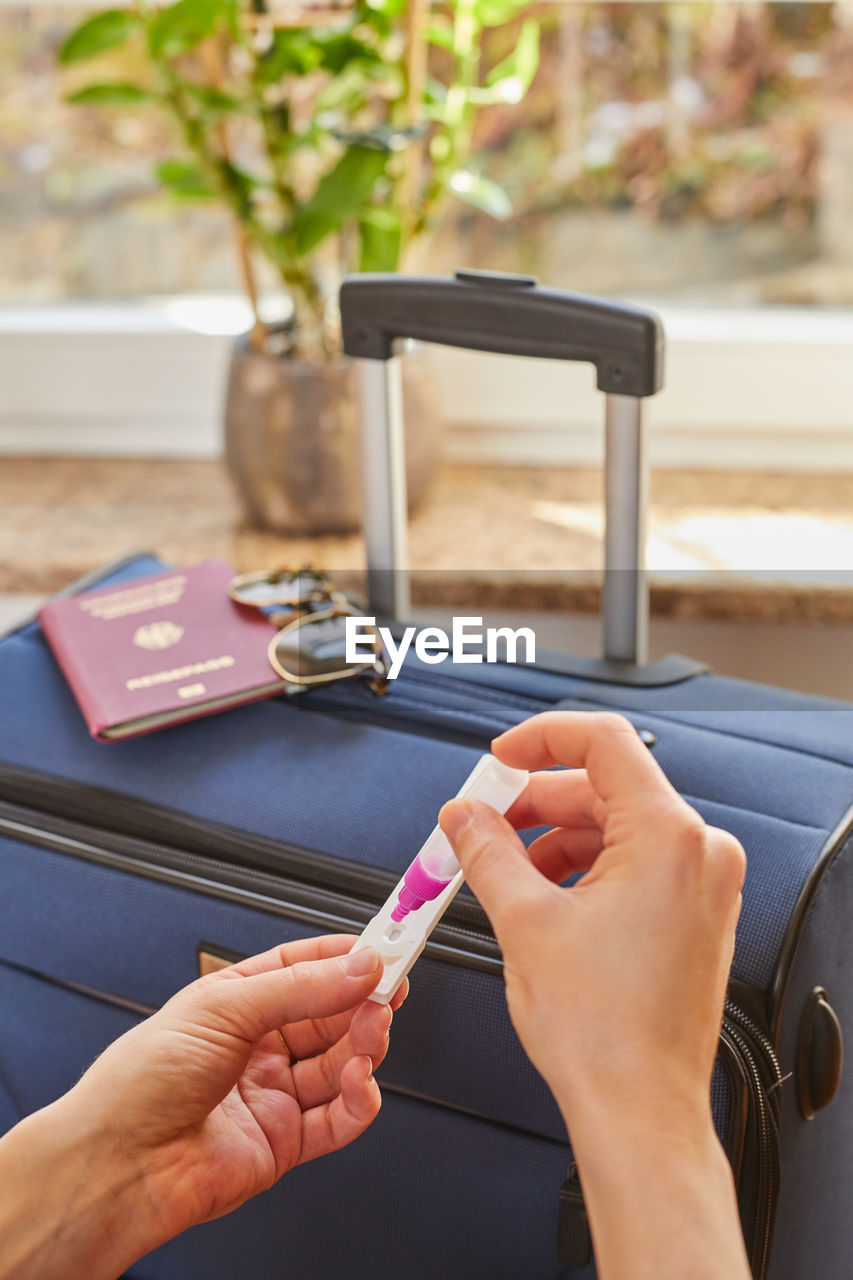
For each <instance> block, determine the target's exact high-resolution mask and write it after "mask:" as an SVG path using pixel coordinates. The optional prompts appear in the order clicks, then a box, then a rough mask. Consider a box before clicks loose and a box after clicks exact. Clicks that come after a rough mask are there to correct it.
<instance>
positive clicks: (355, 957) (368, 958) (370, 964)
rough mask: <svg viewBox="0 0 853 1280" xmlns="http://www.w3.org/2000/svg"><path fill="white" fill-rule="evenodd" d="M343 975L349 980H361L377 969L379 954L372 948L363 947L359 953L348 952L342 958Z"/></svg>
mask: <svg viewBox="0 0 853 1280" xmlns="http://www.w3.org/2000/svg"><path fill="white" fill-rule="evenodd" d="M343 966H344V973H347V974H349V976H350V977H351V978H363V977H364V976H365V974H368V973H373V971H374V969H378V968H379V953H378V952H377V951H374V950H373V947H364V948H362V950H361V951H350V952H348V953H347V955H345V956H344V957H343Z"/></svg>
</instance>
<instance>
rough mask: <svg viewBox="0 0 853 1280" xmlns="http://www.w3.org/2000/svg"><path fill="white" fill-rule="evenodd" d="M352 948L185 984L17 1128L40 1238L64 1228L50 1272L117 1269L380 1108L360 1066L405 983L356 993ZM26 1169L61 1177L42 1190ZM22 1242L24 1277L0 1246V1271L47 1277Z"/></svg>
mask: <svg viewBox="0 0 853 1280" xmlns="http://www.w3.org/2000/svg"><path fill="white" fill-rule="evenodd" d="M352 942H353V939H352V938H350V937H347V936H344V935H340V936H333V937H325V938H313V939H309V940H306V941H300V942H292V943H289V944H286V945H285V946H282V947H276V948H274V949H273V950H271V951H268V952H266V953H265V954H263V955H259V956H254V957H252V958H251V959H248V960H244V961H241V962H240V963H239V964H236V965H233V966H230V967H229V968H227V969H222V970H220V971H219V972H217V973H213V974H210V975H208V976H206V977H203V978H200V979H199V980H198V981H196V982H193V983H191V984H190V985H189V986H188V987H185V988H184V989H183V990H182V991H179V992H178V993H177V995H175V996H173V997H172V999H171V1000H169V1001H168V1003H167V1004H165V1005H164V1006H163V1008H162V1009H160V1010H159V1011H158V1012H157V1013H155V1014H154V1015H152V1016H151V1017H150V1018H148V1019H147V1020H146V1021H145V1022H142V1023H140V1024H139V1025H138V1026H136V1027H134V1028H133V1029H132V1030H131V1031H129V1032H127V1033H126V1034H125V1035H123V1036H121V1037H120V1039H118V1040H117V1041H115V1042H114V1043H113V1044H112V1045H110V1047H109V1048H108V1049H107V1050H106V1051H105V1052H104V1053H103V1054H102V1055H101V1056H100V1057H99V1058H98V1059H97V1061H96V1062H95V1063H94V1064H93V1065H92V1066H91V1067H90V1068H89V1070H88V1071H87V1072H86V1073H85V1075H84V1076H83V1077H82V1078H81V1079H80V1081H79V1082H78V1083H77V1084H76V1085H75V1086H74V1088H73V1089H71V1090H70V1092H69V1093H67V1094H66V1095H65V1096H64V1097H62V1098H60V1099H59V1100H58V1101H57V1102H55V1103H53V1104H52V1105H51V1106H50V1107H48V1108H46V1109H45V1111H43V1112H40V1113H37V1114H36V1115H35V1116H33V1117H30V1119H29V1120H27V1121H24V1122H22V1125H20V1126H18V1129H20V1130H23V1129H24V1128H25V1127H27V1126H29V1127H30V1140H29V1141H28V1143H27V1144H26V1147H24V1145H23V1142H22V1140H19V1142H18V1145H19V1146H20V1147H21V1151H22V1152H23V1151H24V1150H25V1151H26V1160H27V1161H30V1162H31V1164H32V1174H31V1180H32V1181H35V1180H39V1182H40V1183H41V1185H40V1186H39V1187H37V1188H32V1190H33V1193H34V1195H41V1197H42V1204H41V1211H42V1215H43V1216H44V1217H46V1219H47V1227H48V1229H49V1228H50V1227H51V1226H52V1227H53V1229H54V1230H53V1234H54V1236H57V1235H59V1237H60V1239H61V1234H62V1233H61V1232H59V1233H58V1232H57V1230H56V1225H57V1220H59V1221H67V1223H68V1224H69V1225H68V1233H67V1237H68V1238H66V1239H65V1240H64V1241H62V1245H63V1248H62V1266H61V1274H62V1275H63V1276H65V1277H68V1278H70V1277H75V1276H77V1275H79V1276H81V1277H82V1276H86V1277H87V1280H90V1278H91V1277H96V1276H100V1275H110V1274H117V1273H118V1271H121V1270H123V1269H124V1267H126V1266H127V1265H129V1264H130V1262H132V1261H133V1260H135V1258H137V1257H139V1256H141V1255H142V1254H143V1253H147V1252H148V1251H149V1250H151V1249H152V1248H154V1247H155V1246H156V1245H158V1244H160V1243H162V1242H164V1241H165V1240H168V1239H170V1238H171V1237H172V1236H174V1235H176V1234H178V1232H180V1231H183V1230H184V1229H185V1228H187V1227H189V1226H192V1225H193V1224H195V1223H198V1222H203V1221H207V1220H208V1219H210V1218H215V1217H219V1216H220V1215H222V1214H224V1213H228V1212H229V1211H230V1210H231V1209H234V1208H236V1207H237V1206H238V1205H240V1204H242V1203H243V1202H244V1201H245V1200H247V1199H248V1198H249V1197H250V1196H253V1195H255V1194H256V1193H257V1192H259V1191H262V1190H264V1189H265V1188H267V1187H269V1186H271V1185H272V1184H273V1183H274V1182H275V1181H277V1179H278V1178H280V1177H281V1175H282V1174H283V1173H285V1172H286V1171H287V1170H288V1169H291V1168H293V1166H294V1165H297V1164H303V1163H305V1162H306V1161H308V1160H313V1159H315V1158H316V1157H317V1156H321V1155H325V1154H326V1153H327V1152H330V1151H334V1150H336V1149H338V1148H339V1147H342V1146H345V1145H346V1144H347V1143H349V1142H352V1141H353V1139H354V1138H357V1137H358V1136H359V1134H361V1133H362V1132H363V1131H364V1130H365V1129H366V1128H367V1126H368V1125H369V1124H370V1122H371V1121H372V1120H373V1119H374V1117H375V1116H376V1114H377V1112H378V1111H379V1106H380V1096H379V1089H378V1086H377V1085H376V1082H375V1081H374V1079H373V1071H374V1070H375V1068H376V1067H377V1066H378V1065H379V1063H380V1062H381V1061H382V1059H383V1058H384V1056H385V1053H386V1050H387V1047H388V1029H389V1026H390V1022H391V1011H392V1009H393V1008H397V1007H399V1005H400V1003H402V1000H403V999H404V998H405V995H406V986H404V987H403V988H402V989H401V990H400V991H399V992H398V993H397V995H396V996H395V999H394V1001H393V1002H392V1005H391V1007H390V1008H389V1007H388V1006H384V1005H380V1004H375V1003H373V1002H372V1001H369V1000H367V996H368V995H369V994H370V992H371V991H372V990H373V988H374V987H375V986H376V983H377V982H378V981H379V978H380V975H381V966H380V962H379V957H378V955H377V954H376V952H375V951H372V950H365V951H361V952H358V953H356V955H354V956H353V957H352V963H351V962H350V959H349V957H348V955H347V952H348V951H349V948H350V947H351V945H352ZM291 1054H292V1055H294V1056H293V1057H291ZM16 1136H17V1131H16V1130H13V1131H12V1132H11V1133H10V1134H9V1135H8V1136H7V1139H4V1142H9V1140H12V1142H13V1147H14V1140H15V1139H16ZM0 1151H2V1144H0ZM13 1154H14V1152H12V1155H13ZM57 1154H58V1155H59V1157H62V1159H57ZM42 1156H43V1160H42ZM66 1157H67V1158H66ZM10 1158H11V1157H10ZM40 1161H41V1163H40ZM17 1164H18V1168H19V1169H20V1161H18V1162H17ZM41 1164H43V1165H44V1166H45V1168H53V1167H56V1166H58V1165H60V1164H61V1165H63V1166H64V1168H65V1170H66V1171H69V1172H68V1174H67V1176H64V1175H60V1177H64V1181H62V1182H61V1185H60V1184H58V1185H57V1186H56V1191H55V1194H54V1195H51V1191H50V1185H49V1178H50V1176H53V1175H46V1174H45V1171H44V1169H41ZM0 1166H2V1160H0ZM78 1167H79V1168H78ZM74 1168H78V1173H79V1176H77V1177H71V1174H70V1170H72V1169H74ZM40 1170H41V1171H40ZM43 1178H46V1181H44V1182H43V1181H42V1179H43ZM20 1181H21V1179H19V1182H20ZM26 1182H27V1178H26V1177H24V1179H23V1184H24V1189H25V1186H26ZM45 1186H47V1188H48V1194H47V1196H46V1197H45V1195H44V1188H45ZM45 1199H46V1203H45ZM51 1200H55V1201H56V1203H55V1204H54V1205H53V1208H51ZM96 1206H97V1208H98V1212H97V1213H95V1212H94V1209H95V1207H96ZM52 1214H53V1217H54V1221H53V1222H52V1223H51V1216H52ZM87 1215H88V1216H89V1217H90V1218H91V1219H92V1222H93V1231H94V1235H91V1234H90V1235H89V1236H87V1234H86V1231H85V1222H86V1219H87ZM0 1216H2V1215H0ZM96 1220H97V1225H95V1221H96ZM2 1234H3V1233H2V1231H0V1243H2ZM19 1234H20V1233H19ZM107 1237H109V1238H107ZM37 1243H38V1242H36V1244H37ZM42 1243H43V1242H42ZM53 1243H54V1244H55V1243H56V1241H55V1240H54V1242H53ZM36 1244H34V1246H33V1253H34V1257H36V1258H37V1260H38V1265H37V1266H36V1268H35V1269H34V1270H27V1268H26V1267H25V1266H24V1265H23V1264H22V1263H18V1264H17V1266H13V1267H12V1269H11V1270H9V1271H7V1270H5V1269H4V1266H3V1261H4V1258H3V1255H2V1249H1V1248H0V1277H2V1276H5V1275H7V1274H9V1275H12V1274H14V1275H15V1276H16V1277H17V1276H24V1275H27V1276H29V1275H33V1276H41V1275H54V1274H58V1273H59V1272H57V1271H51V1269H50V1266H51V1265H52V1263H49V1262H47V1261H46V1255H45V1254H44V1252H43V1250H42V1251H41V1252H40V1251H39V1249H38V1248H37V1247H36ZM95 1259H97V1261H95ZM75 1261H76V1262H77V1263H79V1265H75Z"/></svg>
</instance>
